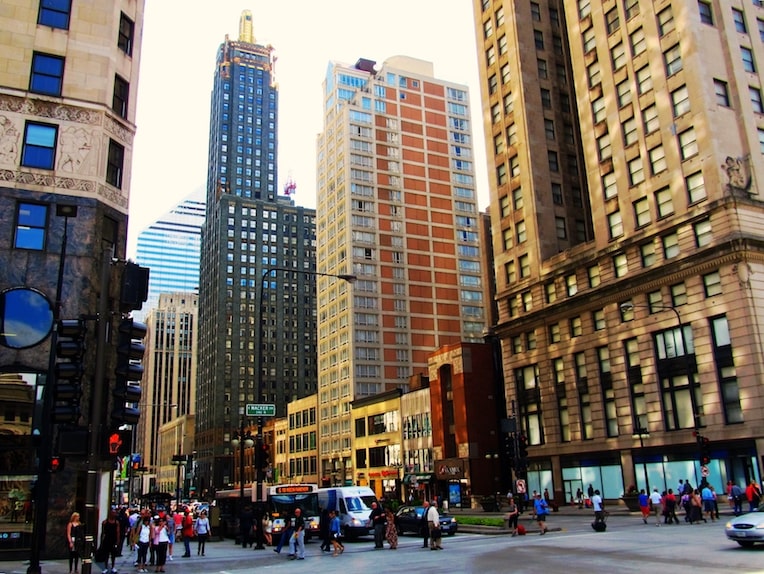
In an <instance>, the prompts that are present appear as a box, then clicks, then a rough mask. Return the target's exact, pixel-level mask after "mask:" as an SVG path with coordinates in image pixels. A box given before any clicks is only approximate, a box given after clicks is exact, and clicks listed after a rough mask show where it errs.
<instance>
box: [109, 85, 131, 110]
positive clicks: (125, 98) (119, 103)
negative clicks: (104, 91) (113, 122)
mask: <svg viewBox="0 0 764 574" xmlns="http://www.w3.org/2000/svg"><path fill="white" fill-rule="evenodd" d="M129 99H130V84H128V83H127V81H126V80H125V79H123V78H121V77H119V76H116V75H115V76H114V96H113V98H112V102H111V109H112V110H114V112H115V113H116V114H117V115H118V116H119V117H121V118H127V106H128V102H129Z"/></svg>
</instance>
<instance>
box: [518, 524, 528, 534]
mask: <svg viewBox="0 0 764 574" xmlns="http://www.w3.org/2000/svg"><path fill="white" fill-rule="evenodd" d="M525 533H526V530H525V526H523V525H522V524H518V525H517V534H518V535H519V536H525Z"/></svg>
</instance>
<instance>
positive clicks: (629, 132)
mask: <svg viewBox="0 0 764 574" xmlns="http://www.w3.org/2000/svg"><path fill="white" fill-rule="evenodd" d="M621 129H622V130H623V144H624V145H625V146H626V147H629V146H630V145H632V144H635V143H637V137H638V134H637V120H636V119H635V118H634V117H633V116H632V117H630V118H629V119H627V120H626V121H625V122H623V124H621Z"/></svg>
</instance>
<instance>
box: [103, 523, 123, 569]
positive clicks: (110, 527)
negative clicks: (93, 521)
mask: <svg viewBox="0 0 764 574" xmlns="http://www.w3.org/2000/svg"><path fill="white" fill-rule="evenodd" d="M119 540H120V534H119V521H118V520H117V513H116V511H114V510H110V511H109V516H108V518H106V520H104V521H103V522H102V523H101V543H100V545H99V558H102V560H103V574H109V572H111V574H117V568H116V564H115V562H116V560H117V554H119V548H118V546H119ZM109 560H111V570H109Z"/></svg>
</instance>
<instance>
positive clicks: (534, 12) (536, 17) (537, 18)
mask: <svg viewBox="0 0 764 574" xmlns="http://www.w3.org/2000/svg"><path fill="white" fill-rule="evenodd" d="M531 18H533V21H534V22H541V7H540V6H539V3H538V2H531Z"/></svg>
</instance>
